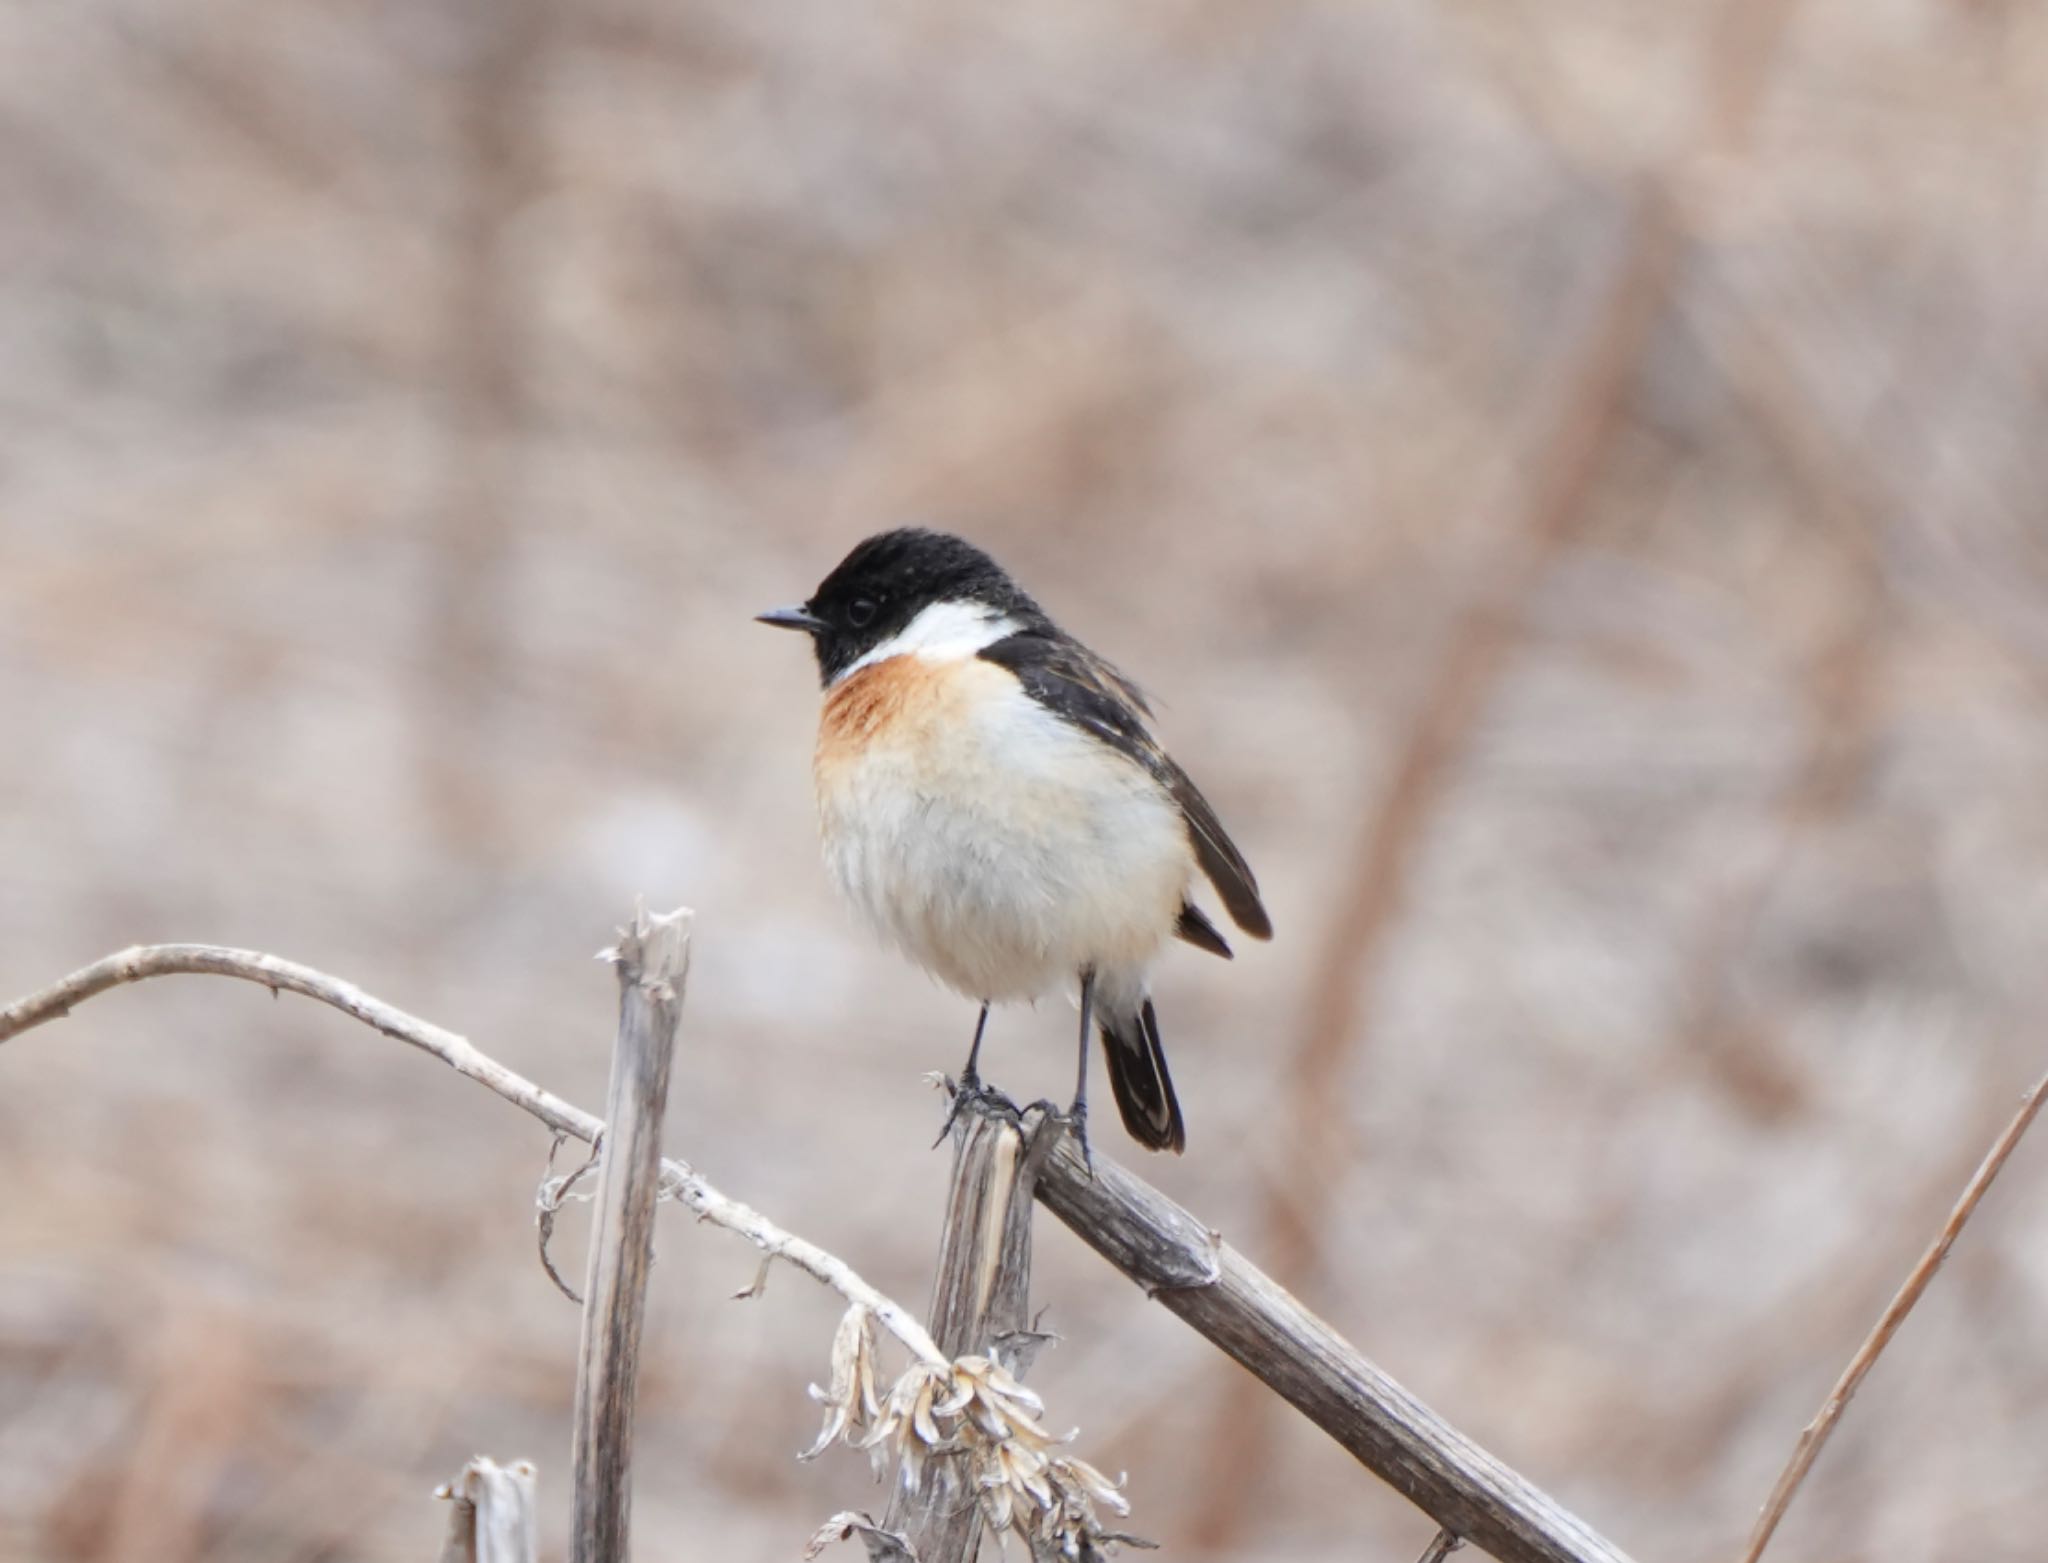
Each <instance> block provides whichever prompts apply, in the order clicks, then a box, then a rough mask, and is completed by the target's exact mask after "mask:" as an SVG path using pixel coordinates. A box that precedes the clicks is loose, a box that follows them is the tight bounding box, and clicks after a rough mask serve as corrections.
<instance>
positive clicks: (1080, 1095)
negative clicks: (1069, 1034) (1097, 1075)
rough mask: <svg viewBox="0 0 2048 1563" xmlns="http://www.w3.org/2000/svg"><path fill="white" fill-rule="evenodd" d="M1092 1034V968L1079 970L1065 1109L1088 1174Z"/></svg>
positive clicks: (1091, 1169) (1091, 1162) (1090, 1168)
mask: <svg viewBox="0 0 2048 1563" xmlns="http://www.w3.org/2000/svg"><path fill="white" fill-rule="evenodd" d="M1094 1033H1095V968H1094V967H1092V966H1091V967H1089V968H1088V969H1087V970H1086V971H1084V972H1082V973H1081V1047H1080V1055H1081V1056H1080V1062H1079V1064H1078V1065H1077V1066H1076V1069H1075V1075H1074V1105H1073V1106H1071V1107H1069V1108H1068V1109H1067V1126H1068V1127H1069V1128H1070V1129H1072V1130H1073V1131H1074V1143H1075V1144H1077V1145H1078V1146H1080V1148H1081V1160H1082V1162H1083V1163H1084V1164H1085V1165H1086V1166H1087V1168H1088V1175H1089V1176H1090V1177H1091V1178H1092V1177H1094V1176H1095V1158H1094V1157H1093V1156H1091V1155H1090V1154H1089V1152H1088V1044H1089V1042H1090V1041H1092V1040H1093V1038H1094Z"/></svg>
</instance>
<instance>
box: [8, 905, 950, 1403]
mask: <svg viewBox="0 0 2048 1563" xmlns="http://www.w3.org/2000/svg"><path fill="white" fill-rule="evenodd" d="M171 976H207V977H234V978H238V979H240V980H241V981H243V982H253V983H256V984H258V985H260V986H262V987H266V988H268V989H270V991H271V992H272V993H297V994H299V995H301V996H302V997H305V998H309V999H315V1000H317V1001H319V1002H320V1003H322V1004H327V1005H330V1006H332V1007H333V1008H335V1009H338V1010H340V1011H341V1012H342V1013H343V1014H345V1015H351V1016H353V1017H354V1018H355V1019H357V1020H360V1021H361V1022H363V1024H364V1025H366V1026H369V1027H371V1028H372V1029H373V1030H376V1031H381V1032H383V1033H384V1035H386V1036H388V1037H392V1038H395V1039H396V1040H398V1041H400V1042H404V1043H408V1044H410V1045H411V1046H413V1047H416V1048H418V1049H419V1050H420V1051H421V1052H423V1053H431V1054H432V1055H433V1056H434V1057H436V1058H438V1059H440V1060H441V1062H442V1063H444V1064H446V1065H448V1067H449V1068H451V1069H453V1070H454V1071H455V1072H456V1073H457V1074H460V1075H465V1076H467V1077H468V1078H469V1079H471V1080H474V1081H476V1082H477V1083H478V1084H479V1085H481V1086H484V1087H486V1088H487V1089H489V1090H491V1091H494V1092H496V1093H497V1094H498V1095H499V1096H502V1097H503V1098H504V1099H505V1100H506V1101H508V1102H510V1103H512V1104H513V1105H514V1106H515V1107H520V1108H523V1109H525V1111H527V1112H529V1113H531V1114H532V1115H533V1116H534V1117H536V1118H538V1119H539V1120H540V1121H541V1122H542V1123H544V1124H546V1125H547V1126H548V1127H549V1128H550V1129H554V1130H556V1131H557V1132H559V1133H562V1134H566V1135H568V1136H570V1137H571V1138H572V1139H577V1140H581V1141H582V1142H583V1143H584V1144H586V1145H589V1144H592V1143H594V1142H595V1141H596V1139H597V1136H598V1135H599V1134H600V1133H601V1132H602V1131H603V1129H604V1123H603V1121H602V1120H601V1119H599V1118H597V1117H596V1116H595V1115H594V1114H591V1113H587V1112H585V1111H584V1110H583V1109H582V1108H580V1107H577V1106H575V1105H574V1104H573V1103H570V1102H565V1101H563V1100H562V1098H561V1097H559V1096H556V1095H555V1094H554V1093H553V1092H552V1091H548V1090H545V1089H543V1088H542V1087H540V1086H538V1085H536V1084H534V1083H533V1081H531V1080H529V1079H527V1078H526V1077H525V1076H524V1075H521V1074H518V1073H515V1072H514V1071H513V1070H510V1069H507V1068H506V1067H505V1066H504V1065H503V1064H501V1063H499V1062H498V1061H497V1060H496V1059H494V1058H491V1057H489V1056H488V1055H487V1054H485V1053H484V1052H483V1051H482V1050H481V1049H479V1048H478V1047H477V1046H476V1044H475V1043H473V1042H471V1041H470V1040H469V1039H468V1038H467V1037H463V1036H458V1035H457V1034H456V1033H455V1032H453V1031H449V1030H447V1029H445V1028H444V1027H441V1026H437V1025H435V1024H434V1023H433V1022H432V1021H427V1020H421V1019H420V1018H419V1017H418V1016H416V1015H409V1014H407V1013H406V1012H405V1011H404V1010H402V1009H399V1008H397V1007H396V1006H395V1005H391V1004H386V1003H385V1002H384V1001H383V1000H382V999H379V998H376V997H374V996H373V995H371V994H368V993H365V992H364V991H363V990H362V989H361V988H359V987H357V986H356V985H355V984H354V983H352V982H345V981H343V980H342V979H341V978H339V977H331V976H329V975H328V974H327V973H326V972H323V971H316V970H314V969H313V968H312V967H310V966H301V965H300V964H299V963H298V962H296V961H287V960H282V959H280V958H279V957H277V956H275V955H266V954H264V953H263V952H262V951H260V950H236V949H230V948H228V947H226V946H224V945H217V944H145V945H136V946H133V947H132V948H129V949H126V950H120V951H117V952H116V953H114V954H112V955H109V956H107V957H105V958H104V959H102V960H97V961H94V962H93V963H92V965H90V966H86V967H83V968H81V969H80V970H78V971H75V972H73V973H72V974H71V975H70V976H68V977H66V978H64V979H63V980H62V981H60V982H56V983H52V984H51V985H50V986H49V987H47V988H44V989H42V990H41V991H40V992H37V993H32V994H30V995H29V996H28V997H27V998H24V999H21V1000H19V1001H17V1002H16V1003H13V1004H10V1005H9V1006H7V1008H6V1009H4V1010H0V1043H4V1042H7V1041H9V1040H10V1039H12V1038H14V1037H16V1036H19V1035H20V1034H21V1033H22V1032H24V1031H27V1030H29V1029H31V1028H32V1027H35V1026H40V1025H42V1024H43V1023H44V1022H46V1021H51V1020H56V1019H59V1018H60V1017H62V1016H64V1015H67V1014H69V1013H70V1012H71V1010H72V1009H73V1007H75V1006H76V1005H79V1004H82V1003H84V1002H85V1001H86V1000H87V999H89V998H92V997H93V996H94V995H95V994H100V993H104V992H106V991H107V990H108V989H109V988H117V987H120V986H121V985H123V984H124V983H130V982H142V981H145V980H147V979H149V978H152V977H171ZM661 1192H662V1195H663V1197H665V1198H668V1199H673V1200H675V1201H676V1202H677V1203H679V1204H681V1205H683V1206H685V1207H687V1208H688V1209H690V1210H692V1211H694V1212H695V1213H696V1215H697V1217H698V1219H699V1220H702V1221H708V1222H710V1223H711V1224H712V1225H713V1226H719V1227H723V1228H725V1230H726V1231H728V1232H735V1233H738V1234H739V1235H740V1236H741V1237H743V1238H745V1239H746V1240H747V1241H748V1242H750V1243H752V1244H753V1245H754V1246H755V1247H756V1248H758V1249H760V1250H761V1251H762V1253H764V1254H765V1255H767V1256H768V1258H769V1259H771V1260H774V1259H780V1260H783V1261H784V1262H786V1263H788V1264H790V1265H793V1266H794V1267H795V1268H797V1269H799V1270H801V1271H803V1272H804V1273H805V1274H806V1275H808V1276H810V1277H812V1278H813V1279H814V1280H817V1281H821V1282H823V1283H824V1284H825V1285H826V1286H829V1287H831V1288H832V1290H833V1291H835V1292H837V1293H838V1294H839V1295H840V1296H841V1297H844V1298H845V1299H846V1300H847V1301H848V1302H849V1303H854V1304H858V1305H859V1306H861V1307H864V1308H867V1309H869V1310H870V1311H872V1312H873V1314H874V1316H875V1318H876V1320H877V1321H878V1322H879V1323H880V1324H881V1326H882V1327H883V1328H884V1329H886V1330H887V1331H888V1332H889V1333H890V1334H891V1335H893V1336H894V1337H895V1338H896V1339H897V1340H898V1341H900V1342H901V1343H902V1344H903V1346H904V1347H905V1348H906V1349H907V1350H908V1351H909V1352H910V1353H911V1354H912V1355H913V1356H915V1357H917V1358H919V1359H920V1360H921V1361H924V1362H927V1363H930V1364H932V1365H933V1366H935V1367H944V1366H945V1365H946V1361H947V1359H946V1357H945V1356H944V1354H943V1353H941V1352H940V1350H939V1348H938V1346H937V1345H936V1344H935V1343H934V1342H933V1340H932V1338H931V1335H930V1334H929V1333H928V1332H927V1331H926V1329H925V1327H924V1326H923V1325H922V1324H920V1323H919V1322H918V1320H917V1316H916V1315H915V1314H913V1313H912V1312H911V1311H910V1310H909V1309H907V1308H905V1307H903V1306H902V1305H901V1304H899V1303H897V1302H894V1301H892V1300H891V1299H889V1298H888V1297H885V1296H883V1295H882V1293H880V1292H878V1291H876V1290H875V1289H874V1287H872V1286H870V1285H869V1284H868V1283H867V1282H866V1281H864V1280H862V1279H861V1277H860V1276H859V1274H858V1273H856V1272H855V1271H854V1269H853V1267H852V1266H850V1265H848V1264H847V1263H846V1262H845V1261H844V1260H842V1259H840V1258H838V1257H837V1256H835V1255H833V1254H829V1253H827V1252H826V1251H825V1250H824V1249H822V1248H820V1247H818V1246H817V1245H816V1244H815V1243H808V1242H805V1241H804V1240H803V1239H802V1238H800V1237H797V1236H796V1235H795V1234H793V1233H790V1232H785V1231H783V1229H782V1228H781V1227H779V1226H777V1225H776V1224H775V1223H774V1222H772V1221H770V1220H769V1219H768V1218H767V1217H766V1216H764V1215H762V1214H761V1213H760V1212H759V1211H757V1210H754V1209H752V1208H750V1207H749V1206H747V1205H743V1204H741V1203H740V1202H739V1201H738V1200H736V1199H728V1198H727V1197H726V1196H725V1195H724V1194H722V1193H720V1192H719V1191H718V1190H717V1189H716V1188H714V1187H712V1185H711V1184H709V1183H708V1182H706V1181H705V1180H704V1179H703V1178H702V1177H700V1176H699V1175H698V1174H697V1173H696V1172H695V1171H694V1170H692V1169H691V1168H690V1167H689V1166H688V1165H686V1164H685V1163H683V1162H680V1161H677V1160H675V1159H674V1158H672V1157H664V1158H663V1159H662V1163H661Z"/></svg>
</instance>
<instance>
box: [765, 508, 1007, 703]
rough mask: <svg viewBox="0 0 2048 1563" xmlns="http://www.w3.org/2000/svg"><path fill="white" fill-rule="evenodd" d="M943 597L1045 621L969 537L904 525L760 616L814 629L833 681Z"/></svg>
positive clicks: (827, 678) (821, 671) (824, 675)
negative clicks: (792, 600) (802, 597)
mask: <svg viewBox="0 0 2048 1563" xmlns="http://www.w3.org/2000/svg"><path fill="white" fill-rule="evenodd" d="M938 602H965V603H978V604H980V605H982V606H984V607H987V608H989V609H992V610H993V611H995V612H997V613H1001V614H1007V615H1008V616H1009V617H1011V618H1013V619H1017V620H1018V621H1020V622H1021V623H1026V624H1039V623H1043V622H1044V620H1045V615H1044V614H1043V613H1041V612H1040V611H1039V608H1038V604H1037V603H1035V602H1033V601H1032V600H1031V599H1030V598H1029V597H1028V596H1026V595H1025V593H1024V592H1023V590H1022V589H1021V588H1020V587H1019V586H1018V585H1017V583H1016V582H1015V581H1013V580H1011V579H1010V577H1009V576H1008V575H1006V574H1005V573H1004V571H1003V567H1002V566H1001V565H999V564H997V563H996V562H995V560H993V559H991V558H989V556H988V555H987V554H985V553H983V552H982V551H981V550H980V549H979V548H976V547H975V546H974V545H973V544H972V543H970V542H968V541H967V540H966V539H964V538H959V537H954V536H952V535H951V534H949V533H946V532H928V531H926V530H925V529H924V528H922V527H904V528H902V529H900V530H898V531H894V532H878V533H877V534H876V535H875V536H873V537H870V538H869V539H867V541H865V542H863V543H860V544H858V545H857V546H856V547H855V548H854V550H853V552H852V553H850V554H848V555H847V556H846V557H845V558H844V559H842V560H840V561H839V567H838V568H837V569H836V570H834V571H833V572H832V573H831V574H830V575H828V576H826V577H825V579H824V580H823V581H822V582H820V583H819V585H818V589H817V590H816V591H815V592H813V593H811V597H810V600H809V601H808V602H806V603H804V604H803V605H802V606H801V607H797V608H776V609H773V610H771V611H770V612H767V613H764V614H761V615H760V621H761V623H763V624H773V625H777V626H779V627H781V628H783V629H792V630H803V631H805V632H806V633H807V634H809V635H810V637H811V642H812V645H813V647H814V649H815V650H816V651H817V653H818V675H819V677H820V678H821V679H822V680H823V681H824V682H825V683H828V684H829V683H831V682H832V680H833V679H834V678H835V677H836V676H838V674H840V673H841V672H843V671H844V670H845V669H846V668H847V667H848V666H850V665H851V664H852V663H854V662H856V661H858V660H859V659H860V658H861V657H863V656H865V655H866V654H867V653H868V652H870V651H872V650H874V648H875V647H877V646H879V645H881V644H882V643H883V642H884V641H886V640H888V639H890V638H891V637H892V636H895V635H898V634H901V633H902V632H903V630H904V629H905V628H907V627H908V626H909V624H910V621H911V620H912V619H915V618H916V617H917V616H918V614H920V613H922V612H923V611H924V610H925V609H926V608H929V607H930V606H931V605H932V604H933V603H938Z"/></svg>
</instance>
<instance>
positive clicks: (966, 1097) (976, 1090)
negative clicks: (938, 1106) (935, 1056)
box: [932, 1074, 1017, 1150]
mask: <svg viewBox="0 0 2048 1563" xmlns="http://www.w3.org/2000/svg"><path fill="white" fill-rule="evenodd" d="M946 1089H947V1090H948V1091H949V1092H950V1093H951V1094H952V1098H953V1099H952V1101H951V1102H950V1103H949V1104H948V1105H947V1107H946V1121H945V1122H944V1123H943V1124H941V1125H940V1126H939V1137H938V1138H937V1139H936V1140H933V1141H932V1149H933V1150H937V1149H938V1148H939V1147H940V1146H941V1145H944V1144H945V1143H946V1137H947V1136H948V1135H950V1134H951V1133H952V1132H953V1125H954V1124H956V1123H958V1122H959V1121H960V1115H961V1113H963V1112H965V1111H966V1110H967V1109H968V1108H969V1107H975V1108H985V1109H989V1110H995V1111H1002V1112H1008V1113H1015V1112H1016V1111H1017V1104H1016V1103H1015V1102H1013V1101H1011V1100H1010V1099H1009V1097H1007V1096H1005V1095H1004V1094H1003V1093H1002V1092H1001V1091H998V1090H997V1089H996V1088H995V1087H994V1086H992V1085H985V1084H983V1083H982V1078H981V1076H980V1075H978V1074H964V1075H962V1076H961V1077H960V1079H959V1080H958V1081H957V1082H955V1081H953V1080H950V1079H949V1080H947V1081H946Z"/></svg>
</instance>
